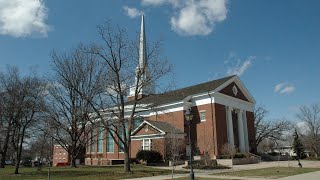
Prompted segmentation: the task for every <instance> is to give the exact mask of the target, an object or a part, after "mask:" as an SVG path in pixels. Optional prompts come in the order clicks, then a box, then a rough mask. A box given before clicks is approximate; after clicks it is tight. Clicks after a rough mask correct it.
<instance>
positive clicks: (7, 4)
mask: <svg viewBox="0 0 320 180" xmlns="http://www.w3.org/2000/svg"><path fill="white" fill-rule="evenodd" d="M47 17H48V9H47V8H46V7H45V4H44V1H43V0H0V34H2V35H10V36H14V37H25V36H30V35H34V34H40V35H42V36H47V33H48V31H49V30H50V28H49V26H48V25H47V24H46V22H45V21H46V19H47Z"/></svg>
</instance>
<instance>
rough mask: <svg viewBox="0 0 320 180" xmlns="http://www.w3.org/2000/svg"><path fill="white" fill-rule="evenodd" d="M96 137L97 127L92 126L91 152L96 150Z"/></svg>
mask: <svg viewBox="0 0 320 180" xmlns="http://www.w3.org/2000/svg"><path fill="white" fill-rule="evenodd" d="M95 138H96V131H95V129H94V128H93V127H92V131H91V140H90V152H91V153H92V152H94V146H95V144H96V143H95V140H94V139H95Z"/></svg>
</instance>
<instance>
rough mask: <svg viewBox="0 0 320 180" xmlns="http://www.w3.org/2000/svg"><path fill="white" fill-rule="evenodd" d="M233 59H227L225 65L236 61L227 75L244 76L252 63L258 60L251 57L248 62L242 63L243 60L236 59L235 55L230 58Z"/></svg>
mask: <svg viewBox="0 0 320 180" xmlns="http://www.w3.org/2000/svg"><path fill="white" fill-rule="evenodd" d="M229 57H231V58H233V59H227V60H226V61H225V62H224V63H225V64H226V63H230V62H231V63H232V62H234V61H236V62H235V64H234V65H233V66H231V67H229V68H228V69H227V75H238V76H241V75H243V74H244V73H245V72H246V70H248V68H249V67H250V66H251V64H252V61H253V60H254V59H255V58H256V57H255V56H249V57H248V58H247V59H246V60H244V61H241V59H235V58H236V57H235V55H234V54H233V55H232V56H229Z"/></svg>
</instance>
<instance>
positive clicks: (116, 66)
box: [84, 23, 171, 172]
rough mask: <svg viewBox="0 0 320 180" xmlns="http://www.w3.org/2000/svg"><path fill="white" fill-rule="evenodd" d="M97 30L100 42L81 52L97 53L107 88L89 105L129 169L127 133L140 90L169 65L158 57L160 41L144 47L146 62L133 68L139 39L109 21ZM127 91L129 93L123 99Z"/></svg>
mask: <svg viewBox="0 0 320 180" xmlns="http://www.w3.org/2000/svg"><path fill="white" fill-rule="evenodd" d="M98 33H99V35H100V37H101V39H102V45H98V44H93V45H91V46H89V47H86V48H85V49H84V51H85V52H87V53H90V54H93V55H97V56H98V58H99V59H100V60H101V62H104V63H106V65H107V70H108V76H107V77H108V79H107V85H108V87H107V91H106V92H105V95H106V98H104V100H105V101H104V103H103V105H102V106H101V104H100V106H99V105H97V104H95V103H91V105H94V106H95V107H94V108H93V109H95V115H96V116H97V117H99V119H101V120H103V123H104V126H105V128H106V129H107V130H108V131H111V132H113V133H111V136H112V137H113V138H114V139H115V142H116V144H117V145H118V146H119V147H120V149H121V150H122V151H123V152H124V156H125V158H124V163H125V164H124V171H125V172H129V171H131V169H130V162H129V160H130V157H129V152H130V146H131V132H132V130H133V125H134V123H135V120H136V112H137V109H138V108H141V104H140V102H142V101H143V99H144V98H145V96H142V95H141V92H142V89H146V88H147V87H150V86H153V85H155V83H156V81H158V80H159V79H160V78H161V77H163V76H164V75H166V74H167V73H168V72H170V70H171V68H170V65H169V64H168V62H167V61H166V60H165V59H164V58H162V57H161V49H160V47H161V42H160V41H159V42H156V43H153V44H149V46H147V47H146V48H147V49H148V51H147V52H148V53H147V54H146V59H147V62H146V63H145V64H142V65H141V64H140V67H139V68H136V67H137V65H138V64H139V63H138V59H139V53H138V52H139V48H138V47H139V41H132V40H130V39H129V38H128V36H127V33H126V31H125V30H124V29H122V28H120V27H114V26H112V25H111V23H106V24H103V25H101V26H98ZM130 91H131V92H133V94H132V95H131V98H130V99H127V97H128V95H129V92H130ZM128 100H129V101H128Z"/></svg>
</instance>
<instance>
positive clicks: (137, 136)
mask: <svg viewBox="0 0 320 180" xmlns="http://www.w3.org/2000/svg"><path fill="white" fill-rule="evenodd" d="M164 135H165V134H143V135H136V136H131V138H139V137H151V136H164Z"/></svg>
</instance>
